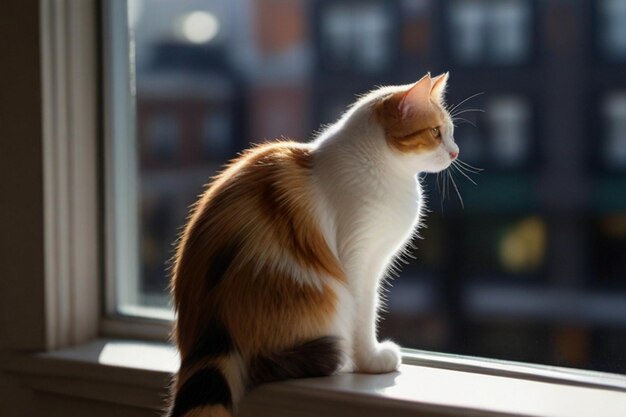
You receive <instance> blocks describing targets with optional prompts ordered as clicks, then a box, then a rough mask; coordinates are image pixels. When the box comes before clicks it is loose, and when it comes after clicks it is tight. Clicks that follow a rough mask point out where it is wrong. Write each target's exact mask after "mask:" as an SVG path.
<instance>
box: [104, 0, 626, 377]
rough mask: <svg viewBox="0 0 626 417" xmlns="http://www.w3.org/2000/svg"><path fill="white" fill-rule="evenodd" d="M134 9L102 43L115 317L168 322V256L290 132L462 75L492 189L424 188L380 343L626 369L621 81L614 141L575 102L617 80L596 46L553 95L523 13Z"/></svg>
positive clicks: (466, 143) (472, 131)
mask: <svg viewBox="0 0 626 417" xmlns="http://www.w3.org/2000/svg"><path fill="white" fill-rule="evenodd" d="M575 3H576V2H571V3H570V2H568V3H562V5H561V7H563V8H565V9H567V10H568V13H569V12H571V16H573V17H572V18H573V19H574V22H573V26H571V27H570V29H571V30H578V29H579V28H580V27H582V26H584V25H585V24H586V23H588V22H587V20H588V19H592V18H593V17H592V16H587V15H586V14H584V13H577V10H578V9H576V8H577V7H579V6H578V5H577V3H576V4H575ZM119 4H122V3H121V2H120V3H119ZM127 5H128V8H124V7H121V8H120V9H119V10H118V9H116V10H117V12H116V13H112V14H111V15H110V16H108V17H107V18H106V19H108V20H107V22H108V23H107V24H108V25H111V26H112V27H114V28H116V30H114V31H112V32H111V33H112V35H111V36H110V37H107V38H105V39H104V41H105V42H107V44H108V46H109V48H108V50H110V51H111V54H110V56H109V57H108V59H106V60H105V73H106V74H109V76H110V78H111V79H112V82H111V83H110V85H109V86H108V87H107V88H108V93H109V94H110V96H111V98H112V107H111V108H110V109H107V111H108V112H109V113H110V115H111V120H110V123H111V131H112V132H115V134H114V135H112V136H111V137H110V138H109V139H110V140H109V142H110V143H108V144H107V146H108V149H107V152H108V155H109V159H110V163H109V164H108V166H107V184H108V185H109V190H110V193H109V194H107V196H108V197H107V207H108V208H109V209H110V210H108V211H107V214H108V216H109V221H108V228H107V231H109V234H108V236H109V237H110V242H109V250H108V253H109V256H110V262H109V264H108V270H109V275H110V277H112V279H111V282H110V284H112V288H113V289H114V290H113V291H110V294H111V295H110V296H109V300H108V301H109V302H108V304H109V312H108V314H110V315H111V316H114V317H120V316H121V317H144V318H160V319H168V318H171V310H170V309H169V305H168V303H169V299H168V293H167V285H168V281H167V268H168V259H169V258H170V257H171V255H172V243H173V242H174V241H175V239H176V234H177V232H178V230H179V228H180V227H181V226H182V225H183V224H184V221H185V217H186V216H187V213H188V207H189V206H190V205H191V204H192V203H193V202H194V201H195V199H196V197H197V195H198V194H199V193H201V192H202V190H203V187H204V185H205V184H206V182H207V181H208V180H209V178H210V177H211V176H212V175H213V174H215V173H216V172H217V170H219V168H220V166H221V165H222V164H223V163H224V162H226V161H227V160H228V159H230V158H232V157H233V156H235V155H236V153H237V152H239V151H241V150H242V149H245V148H246V147H248V146H250V144H251V143H257V142H261V141H263V140H265V139H272V138H276V137H280V136H285V137H289V138H293V139H296V140H301V141H305V140H308V139H310V138H311V132H313V131H314V130H315V129H317V128H319V126H320V125H321V124H323V123H329V122H332V121H333V120H336V119H337V118H338V117H339V115H340V113H341V111H342V110H343V109H344V108H345V106H346V105H347V104H349V103H350V102H351V101H353V100H354V97H355V94H357V93H362V92H364V91H367V90H368V89H371V88H372V87H373V86H375V85H377V84H381V83H385V84H399V83H406V82H409V81H413V80H415V78H416V77H417V76H418V75H419V74H421V73H423V72H425V71H427V70H431V71H433V72H437V71H439V70H445V69H449V68H451V71H452V76H451V85H450V89H449V93H448V100H449V102H450V104H455V103H459V102H461V101H462V100H464V99H466V98H469V97H470V96H472V95H474V94H476V93H479V92H483V93H484V94H483V95H481V96H476V97H474V98H471V99H470V101H468V102H466V103H464V104H463V105H462V107H461V108H462V109H466V110H467V112H465V113H463V114H461V115H460V116H461V117H464V118H466V119H467V121H461V120H459V121H458V122H457V123H458V126H457V129H456V131H455V136H456V139H457V142H458V144H459V146H460V149H461V159H462V160H463V161H465V162H466V163H468V164H471V165H472V166H475V167H477V168H484V171H480V172H478V170H475V169H474V168H470V170H471V171H477V172H473V173H471V172H466V174H467V175H468V176H470V179H471V180H472V181H475V182H477V185H474V184H472V183H471V182H470V179H468V178H466V177H464V176H463V174H462V173H460V172H457V171H453V170H452V171H450V172H451V173H452V174H453V175H454V178H455V180H456V181H457V186H458V189H459V193H460V194H461V196H462V197H463V199H464V205H465V207H464V208H462V207H461V205H460V203H459V202H458V200H457V199H456V197H454V195H455V194H456V193H455V190H454V189H453V188H451V184H447V185H446V187H444V188H442V183H441V176H440V177H439V181H438V180H437V177H436V176H430V175H426V176H424V183H425V186H426V188H427V193H428V195H429V201H430V209H431V212H430V213H429V214H428V216H427V218H426V223H427V225H428V228H425V229H423V230H422V235H423V239H417V240H416V241H415V242H414V244H415V245H416V246H417V247H418V249H417V250H416V251H415V252H414V253H413V255H414V256H415V257H416V259H415V260H412V261H411V262H409V264H408V265H406V266H405V267H403V269H402V271H401V272H400V273H399V276H398V277H397V278H395V281H394V283H393V287H392V288H391V290H390V293H389V312H388V314H386V315H384V317H385V320H384V321H383V322H382V323H381V329H380V333H381V336H382V337H391V338H393V339H395V340H397V341H398V342H399V343H400V344H402V345H403V346H405V347H408V348H421V349H429V350H434V351H439V352H452V353H461V354H471V355H476V356H483V357H493V358H498V359H514V360H523V361H528V362H536V363H543V364H551V365H564V366H571V367H578V368H587V369H595V370H603V371H611V372H620V373H623V372H626V368H625V365H624V362H623V361H620V360H618V359H619V358H618V357H619V354H618V352H617V349H616V348H615V346H623V340H624V338H626V325H625V323H626V316H624V312H623V309H620V308H619V307H615V306H619V305H620V303H623V302H626V291H625V290H624V287H623V286H622V285H621V284H619V285H618V283H619V282H620V279H621V277H622V275H620V274H621V273H622V270H623V267H622V264H623V262H621V259H623V258H624V256H626V252H625V250H626V249H625V248H624V245H623V240H624V239H623V234H620V232H619V230H621V226H622V224H621V222H622V220H621V219H622V217H623V216H624V213H626V204H624V201H623V197H622V196H623V195H626V193H624V192H623V188H622V186H623V184H624V182H623V179H622V178H621V177H620V176H619V175H621V174H620V173H621V172H623V169H624V166H625V165H624V161H625V160H626V159H625V158H626V157H625V156H624V155H623V154H624V152H623V151H624V149H626V147H625V146H624V141H623V138H624V137H625V133H624V120H625V119H624V114H625V113H624V107H625V106H624V103H625V100H624V97H623V94H622V93H621V89H623V86H619V85H618V83H617V82H614V80H613V79H611V78H607V79H606V80H605V82H606V83H607V84H610V85H607V86H605V87H606V88H608V91H614V92H613V93H610V94H608V95H607V96H606V98H605V99H603V100H604V101H602V103H603V104H602V105H601V106H600V110H599V111H600V112H601V117H600V120H601V121H600V124H601V126H600V127H599V128H596V126H595V125H594V123H593V121H592V119H593V117H590V115H589V114H588V111H585V110H586V109H587V110H588V106H585V105H582V104H581V105H571V104H572V103H571V102H565V101H563V100H564V99H563V100H561V97H566V98H568V100H569V98H570V97H572V96H571V95H569V94H568V92H570V91H572V90H574V89H577V88H579V87H580V85H592V83H593V80H595V79H598V78H600V76H599V74H600V75H601V74H602V72H601V70H599V69H598V67H597V65H599V64H597V63H596V62H595V61H594V60H593V52H589V51H586V50H585V47H584V46H576V45H569V46H568V47H573V48H580V49H579V50H577V52H576V53H577V54H580V55H576V56H580V57H582V58H581V59H583V58H584V59H585V60H586V65H587V66H588V67H589V71H588V72H585V71H581V72H577V73H576V74H575V75H572V76H571V77H569V76H568V77H558V79H556V80H555V76H554V74H552V73H551V72H550V71H547V70H548V69H550V68H553V67H550V68H548V66H549V65H554V62H553V61H550V63H546V62H542V61H541V60H537V61H536V62H534V61H532V60H530V59H529V58H530V56H531V55H532V54H533V51H536V50H540V49H541V48H542V46H543V42H546V40H545V39H543V38H542V37H541V35H540V34H538V35H537V36H535V34H534V30H535V28H537V27H539V26H540V24H539V21H541V19H543V18H546V16H544V15H543V13H548V12H549V11H550V9H549V8H543V7H539V6H538V5H537V6H536V3H535V2H532V1H523V0H506V1H490V0H471V1H470V0H465V1H461V0H449V1H443V2H434V1H427V0H423V1H419V2H414V3H412V2H405V1H402V2H387V1H374V0H350V1H345V0H344V1H338V2H334V1H332V2H331V1H324V0H319V1H316V0H300V1H293V2H291V1H290V2H286V1H282V0H281V1H279V0H272V1H265V0H263V1H261V0H253V1H246V2H240V1H226V0H204V1H200V0H193V1H192V0H189V1H185V2H171V1H165V0H154V1H147V0H144V1H142V0H128V3H127ZM535 6H536V7H535ZM535 8H536V10H535ZM440 12H441V14H440ZM576 19H579V20H576ZM277 22H281V24H277ZM570 23H571V22H570ZM439 24H441V25H442V27H438V25H439ZM555 24H558V22H556V23H555ZM422 25H427V26H425V27H424V26H422ZM606 30H607V31H612V30H617V29H608V28H607V29H606ZM410 34H414V35H416V36H417V35H419V36H422V35H423V37H422V38H420V39H418V40H415V39H411V38H409V35H410ZM438 34H446V35H445V36H444V37H441V36H439V35H438ZM411 36H412V35H411ZM607 36H608V35H607ZM611 36H612V35H611ZM450 39H454V40H455V42H453V43H450V44H449V45H448V43H449V41H450ZM598 47H599V46H598ZM448 50H449V51H450V53H451V55H450V56H448V55H447V53H446V51H448ZM442 51H443V52H442ZM587 52H589V53H588V54H587V55H585V53H587ZM568 56H569V55H567V54H554V56H552V57H551V59H552V60H556V61H558V60H561V59H567V57H568ZM559 62H560V61H559ZM522 64H523V66H522ZM559 65H563V67H564V68H567V65H568V64H567V62H565V63H563V62H560V63H559ZM544 73H545V74H547V75H546V77H543V76H542V77H538V76H537V74H544ZM577 77H582V78H577ZM587 77H588V78H587ZM603 80H604V79H603ZM555 81H558V82H555ZM546 91H549V92H550V94H545V92H546ZM603 91H604V90H603ZM574 97H578V96H574ZM578 104H580V103H578ZM472 109H475V110H472ZM482 110H484V111H486V112H485V113H484V114H483V113H482V112H481V111H482ZM474 125H475V126H474ZM587 131H590V132H593V133H594V134H597V135H598V136H597V137H595V136H593V137H587V136H586V135H585V134H584V133H583V132H587ZM591 142H593V143H594V144H597V146H598V147H599V148H600V149H602V151H601V152H602V158H603V161H604V163H606V164H607V166H609V167H611V172H612V173H614V174H615V176H611V177H610V178H608V179H607V181H604V179H603V180H602V181H598V182H596V179H597V173H596V172H595V171H594V170H593V169H587V167H582V166H581V165H582V164H581V163H580V161H584V160H585V158H587V157H588V156H587V155H586V153H585V151H584V150H585V149H587V147H586V144H588V143H591ZM618 174H619V175H618ZM579 183H580V184H589V183H593V184H594V187H595V184H597V188H593V187H578V184H579ZM607 225H608V226H607ZM596 245H597V246H596ZM597 248H600V249H597ZM604 283H611V284H610V285H608V284H607V285H604ZM613 284H616V285H614V286H613Z"/></svg>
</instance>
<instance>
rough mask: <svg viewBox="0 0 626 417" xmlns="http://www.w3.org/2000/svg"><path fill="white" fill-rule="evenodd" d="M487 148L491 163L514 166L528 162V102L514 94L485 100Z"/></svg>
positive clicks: (508, 167) (517, 166)
mask: <svg viewBox="0 0 626 417" xmlns="http://www.w3.org/2000/svg"><path fill="white" fill-rule="evenodd" d="M486 118H487V123H488V126H489V139H490V140H489V148H490V150H491V152H490V157H491V162H492V164H493V165H495V166H498V167H501V168H504V169H516V168H520V167H522V166H523V165H524V164H526V163H527V162H528V159H529V156H530V152H531V135H532V118H531V111H530V105H529V104H528V102H527V101H526V100H524V99H523V98H520V97H517V96H503V97H496V98H493V99H492V100H490V101H489V102H488V104H487V112H486Z"/></svg>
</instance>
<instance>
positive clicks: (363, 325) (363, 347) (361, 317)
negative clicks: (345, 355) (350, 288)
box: [353, 288, 402, 374]
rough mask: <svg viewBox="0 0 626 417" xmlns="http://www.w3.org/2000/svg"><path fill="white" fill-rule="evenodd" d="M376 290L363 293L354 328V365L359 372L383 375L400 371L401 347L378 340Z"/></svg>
mask: <svg viewBox="0 0 626 417" xmlns="http://www.w3.org/2000/svg"><path fill="white" fill-rule="evenodd" d="M378 303H379V299H378V291H377V289H376V288H373V289H367V290H364V291H362V293H361V294H360V297H359V303H358V311H357V314H356V317H355V326H354V345H353V349H354V358H353V359H354V364H355V368H356V369H355V370H356V371H357V372H364V373H372V374H381V373H386V372H393V371H396V370H398V368H399V367H400V363H401V361H402V355H401V352H400V347H399V346H398V345H397V344H395V343H393V342H392V341H390V340H387V341H383V342H381V343H379V342H378V340H377V339H376V321H377V315H378V311H377V310H378Z"/></svg>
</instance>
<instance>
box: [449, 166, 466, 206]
mask: <svg viewBox="0 0 626 417" xmlns="http://www.w3.org/2000/svg"><path fill="white" fill-rule="evenodd" d="M449 174H450V180H452V185H454V189H455V191H456V195H458V196H459V201H460V202H461V207H462V208H465V204H464V203H463V197H461V193H460V192H459V187H457V186H456V181H454V176H453V175H452V171H450V173H449Z"/></svg>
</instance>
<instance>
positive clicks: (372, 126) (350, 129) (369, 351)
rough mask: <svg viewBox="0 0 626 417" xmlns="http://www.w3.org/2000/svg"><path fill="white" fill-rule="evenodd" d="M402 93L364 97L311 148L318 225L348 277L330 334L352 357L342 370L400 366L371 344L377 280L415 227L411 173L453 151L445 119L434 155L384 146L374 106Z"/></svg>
mask: <svg viewBox="0 0 626 417" xmlns="http://www.w3.org/2000/svg"><path fill="white" fill-rule="evenodd" d="M408 88H410V85H409V86H399V87H385V88H382V89H379V90H377V91H375V92H373V93H370V94H369V95H367V96H365V97H363V98H362V99H361V100H359V101H358V102H357V103H356V104H355V105H354V106H353V107H352V108H351V109H350V110H348V112H346V114H344V116H343V117H342V118H341V119H340V120H339V121H338V122H336V123H335V124H333V125H331V126H330V127H329V128H327V129H326V131H325V132H323V133H322V134H321V135H320V136H319V137H318V138H317V139H316V140H315V141H314V142H313V144H312V146H313V155H314V161H315V163H314V166H315V168H314V170H315V171H314V175H313V177H314V179H315V187H316V192H317V193H318V195H319V197H320V198H319V204H318V210H319V218H320V223H321V227H322V229H323V232H324V234H325V237H326V239H327V242H328V243H329V245H330V247H331V248H332V249H333V251H334V252H335V254H336V255H337V257H338V259H339V261H340V262H341V264H342V266H343V268H344V271H345V272H346V273H347V275H348V285H347V288H337V290H338V297H339V302H338V312H337V315H336V319H335V321H334V323H333V327H332V328H331V329H329V331H330V332H331V334H336V335H338V336H340V337H341V338H342V339H344V340H345V345H346V348H347V349H348V352H349V353H350V356H351V357H350V359H351V360H350V361H348V364H347V365H346V366H345V367H344V370H352V369H354V370H356V371H361V372H371V373H381V372H389V371H393V370H395V369H397V368H398V366H399V365H400V359H401V358H400V350H399V348H398V346H397V345H396V344H394V343H392V342H390V341H385V342H383V343H379V342H378V341H377V339H376V322H377V318H378V307H379V304H380V295H379V291H380V287H381V282H382V280H383V279H384V277H385V275H386V273H387V270H388V268H389V267H390V264H391V262H392V261H393V259H394V257H395V256H396V255H397V254H398V253H399V252H400V251H401V250H402V249H403V248H404V246H405V245H406V243H407V242H408V241H409V240H410V239H411V237H412V235H413V234H414V233H415V231H416V229H417V226H418V224H419V221H420V213H421V211H422V209H423V198H422V191H421V188H420V185H419V182H418V180H417V174H418V173H420V172H438V171H440V170H443V169H445V168H447V167H448V166H449V165H450V163H451V161H452V160H451V157H450V155H449V154H450V152H458V147H456V145H455V144H454V140H453V139H452V135H453V127H452V123H451V122H450V120H448V121H447V122H446V124H445V125H444V126H442V127H441V132H442V136H443V141H442V145H441V146H440V147H439V148H438V149H437V150H435V151H433V152H429V153H428V154H412V155H409V154H401V153H399V152H398V151H397V150H394V149H391V148H390V147H389V145H388V144H387V142H386V140H385V137H384V132H383V129H382V127H381V126H380V125H379V124H378V123H377V121H376V118H375V117H374V115H373V105H374V104H375V103H376V102H377V101H378V100H381V99H382V98H383V97H385V96H387V95H389V94H391V93H393V92H396V91H401V90H406V89H408ZM337 285H339V284H337Z"/></svg>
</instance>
